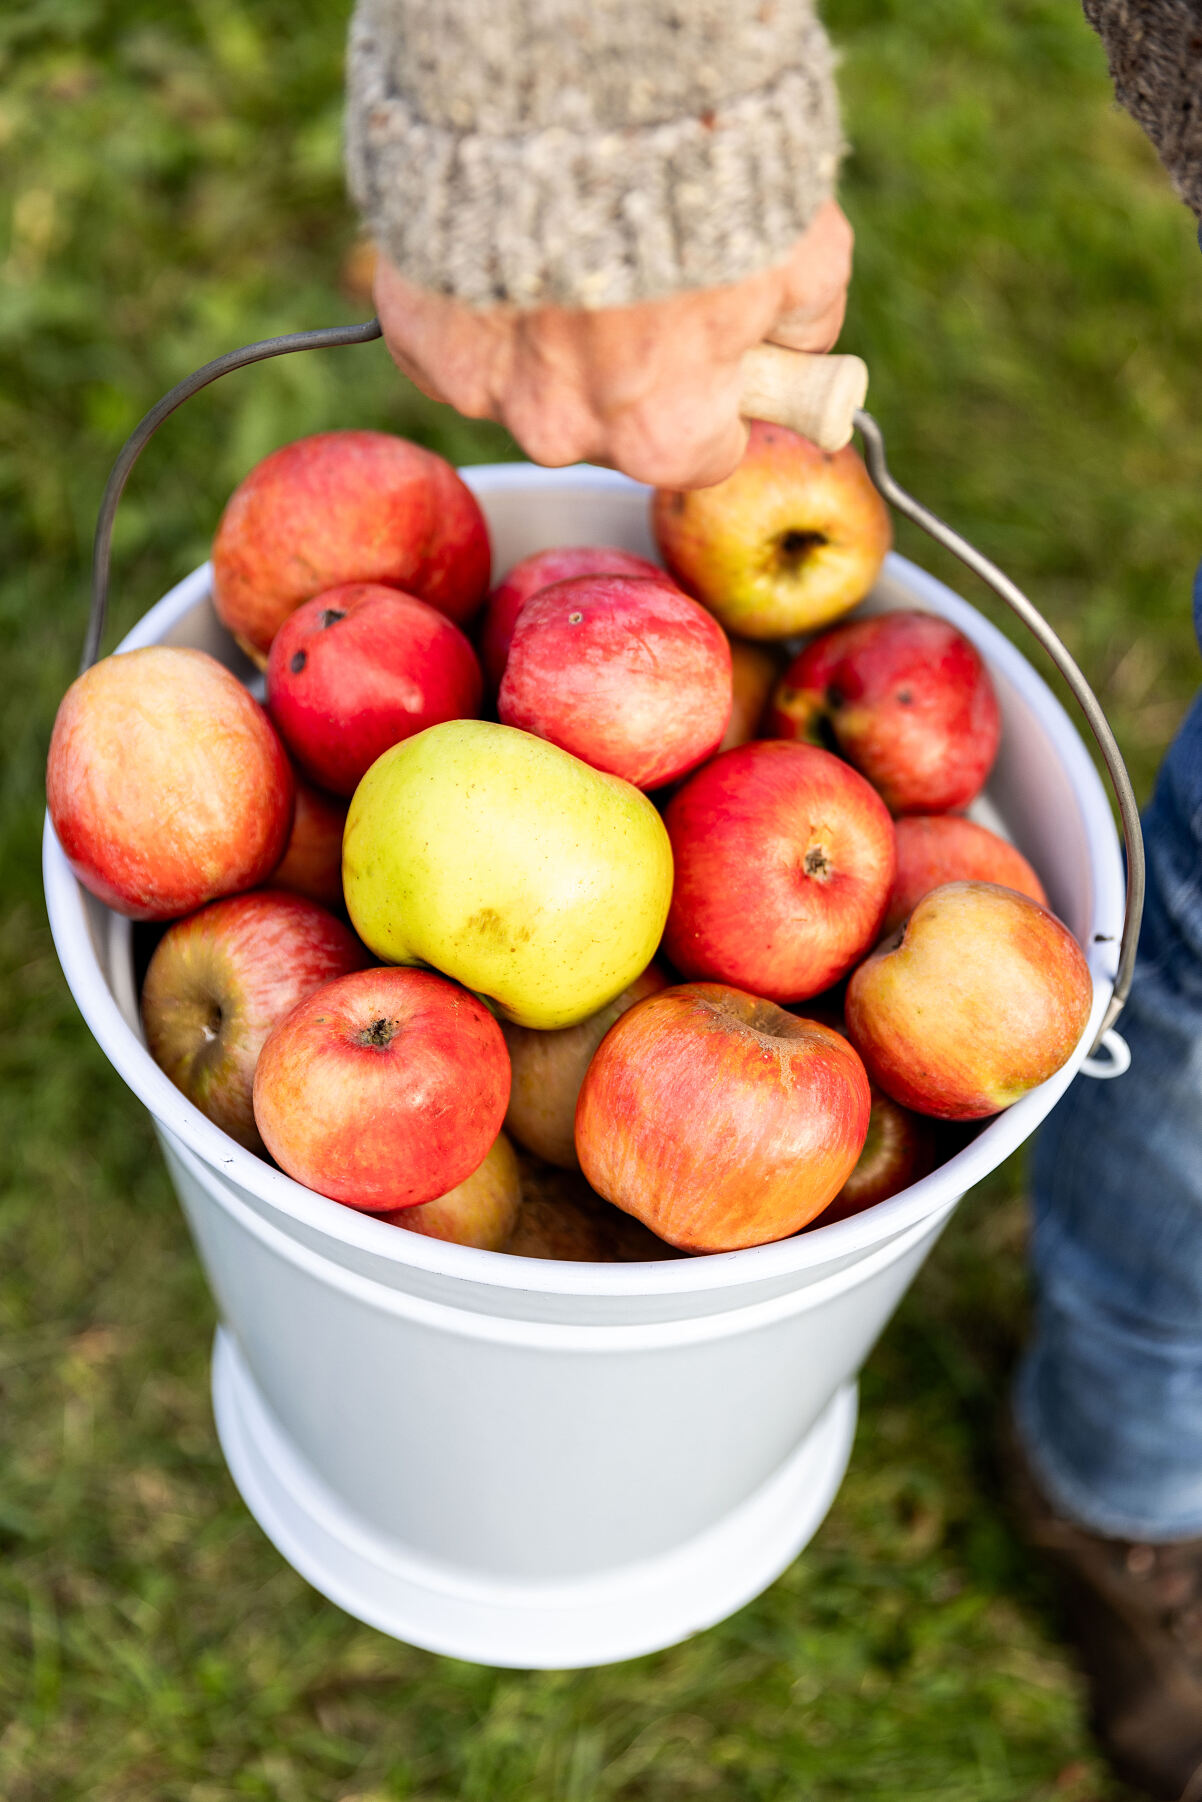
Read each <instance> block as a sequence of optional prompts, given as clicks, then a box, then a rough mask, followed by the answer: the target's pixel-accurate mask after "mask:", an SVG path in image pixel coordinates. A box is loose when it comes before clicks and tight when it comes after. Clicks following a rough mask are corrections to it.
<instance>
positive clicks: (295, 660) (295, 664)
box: [288, 651, 309, 676]
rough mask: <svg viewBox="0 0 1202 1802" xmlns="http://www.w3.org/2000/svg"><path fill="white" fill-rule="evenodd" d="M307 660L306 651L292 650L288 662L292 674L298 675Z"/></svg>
mask: <svg viewBox="0 0 1202 1802" xmlns="http://www.w3.org/2000/svg"><path fill="white" fill-rule="evenodd" d="M308 661H309V653H308V651H293V653H292V656H291V658H290V659H289V662H288V668H289V669H290V670H291V671H292V674H293V675H294V676H299V675H300V673H301V671H302V670H303V669H304V667H305V665H306V663H308Z"/></svg>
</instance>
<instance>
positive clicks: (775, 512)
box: [651, 420, 892, 638]
mask: <svg viewBox="0 0 1202 1802" xmlns="http://www.w3.org/2000/svg"><path fill="white" fill-rule="evenodd" d="M651 523H652V528H653V530H654V532H655V538H656V542H657V544H658V545H659V549H660V554H661V556H662V557H663V559H664V562H665V563H666V564H667V566H668V571H669V574H670V575H672V576H673V577H675V579H676V581H678V582H679V583H680V585H681V587H682V588H683V589H684V590H685V591H686V593H688V594H691V595H695V596H696V598H697V599H698V600H699V601H702V602H704V604H705V605H706V606H707V607H708V608H709V609H710V611H711V613H714V614H716V615H717V617H718V618H719V619H720V620H721V622H722V624H723V625H724V626H725V627H726V630H727V631H728V632H732V633H737V634H738V635H739V636H740V637H743V638H789V637H791V636H792V635H793V634H794V633H797V632H812V631H814V630H815V629H816V627H818V626H825V625H826V624H827V623H828V622H829V621H830V620H833V619H838V618H839V616H840V615H841V614H843V613H846V612H847V611H848V609H849V608H851V607H854V606H855V604H856V602H857V601H860V600H863V598H864V596H865V595H866V594H867V593H868V590H869V589H870V588H871V587H872V584H873V583H874V582H875V581H876V578H877V575H878V573H879V571H880V567H881V564H882V563H883V562H884V559H885V553H886V551H887V550H888V549H889V546H890V544H891V542H892V530H891V527H890V523H889V511H888V508H887V507H886V506H885V503H884V501H883V500H882V499H881V497H880V495H879V494H878V493H877V491H876V489H875V488H874V487H873V485H872V481H871V479H870V477H869V475H868V471H867V470H866V469H865V467H864V465H863V463H862V462H861V460H860V458H859V456H858V455H857V454H856V452H855V451H854V450H853V449H852V447H851V446H850V445H846V446H845V447H844V449H843V450H841V451H834V452H831V451H824V450H819V449H818V447H817V446H816V445H814V444H811V443H810V441H809V440H808V439H807V438H802V437H800V436H799V435H798V433H796V432H790V431H788V430H787V429H786V428H785V427H784V426H779V425H765V424H764V422H763V421H762V420H753V421H752V423H751V436H750V439H749V442H748V445H747V450H746V452H745V454H744V457H743V461H742V462H741V463H740V464H739V467H738V468H737V469H736V470H735V472H734V474H733V475H731V476H728V477H727V479H726V481H725V482H719V483H717V485H716V486H714V487H712V488H697V489H694V490H692V491H691V492H678V491H677V490H675V489H669V488H657V489H656V491H655V499H654V501H653V502H652V509H651Z"/></svg>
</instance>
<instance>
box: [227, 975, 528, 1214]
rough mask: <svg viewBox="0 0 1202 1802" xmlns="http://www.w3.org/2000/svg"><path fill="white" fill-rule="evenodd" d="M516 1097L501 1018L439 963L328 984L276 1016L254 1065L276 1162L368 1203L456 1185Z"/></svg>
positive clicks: (400, 1203) (380, 1206)
mask: <svg viewBox="0 0 1202 1802" xmlns="http://www.w3.org/2000/svg"><path fill="white" fill-rule="evenodd" d="M508 1103H509V1053H508V1052H507V1051H506V1049H505V1041H504V1039H503V1038H502V1037H501V1028H500V1027H499V1026H498V1025H497V1022H496V1021H495V1020H494V1019H493V1017H492V1015H491V1014H490V1013H489V1011H488V1009H487V1008H486V1007H485V1006H484V1003H483V1002H482V1001H478V1000H477V999H476V997H475V996H474V995H469V994H468V993H467V991H466V990H464V989H461V988H458V987H457V986H456V985H455V984H454V983H451V982H447V981H446V979H445V978H444V977H442V976H436V975H435V974H434V972H433V971H432V970H381V969H374V970H361V971H358V972H357V973H356V974H354V975H351V976H341V977H339V978H338V979H337V980H336V981H334V982H328V983H326V984H325V986H324V987H322V988H320V989H318V990H316V992H315V993H313V994H311V995H309V996H308V997H307V998H306V999H305V1000H303V1001H301V1002H299V1003H298V1004H297V1006H296V1007H294V1008H293V1009H292V1011H291V1012H290V1013H288V1014H286V1015H285V1016H284V1018H283V1019H282V1020H281V1021H279V1023H278V1024H277V1025H276V1026H275V1027H274V1029H273V1030H272V1032H271V1033H270V1034H269V1035H268V1038H267V1042H266V1044H265V1045H264V1046H263V1049H262V1051H261V1052H260V1054H259V1062H258V1067H257V1068H256V1070H255V1082H254V1109H255V1123H256V1125H257V1126H258V1128H259V1132H260V1133H261V1134H262V1137H263V1143H264V1144H265V1145H266V1147H267V1149H268V1151H269V1152H270V1153H271V1155H272V1157H273V1158H274V1159H275V1160H276V1162H277V1164H279V1165H280V1167H281V1168H282V1169H284V1170H286V1171H287V1172H288V1175H289V1176H292V1177H295V1178H296V1180H297V1182H301V1183H306V1184H307V1185H308V1186H309V1188H310V1189H316V1190H317V1192H318V1194H319V1195H328V1196H329V1197H330V1198H331V1200H333V1201H342V1202H345V1203H347V1205H348V1206H350V1207H353V1208H360V1209H362V1210H363V1211H364V1212H365V1213H369V1214H388V1213H392V1212H394V1211H395V1210H396V1209H397V1208H409V1207H417V1206H418V1205H420V1204H421V1203H422V1202H427V1201H433V1200H435V1198H436V1197H438V1196H440V1195H446V1194H447V1193H448V1191H449V1190H451V1189H454V1188H456V1187H457V1186H458V1184H460V1183H461V1182H462V1181H463V1180H464V1178H465V1177H468V1176H470V1175H471V1174H472V1172H473V1170H476V1169H478V1168H479V1166H480V1165H481V1164H482V1163H483V1162H484V1159H485V1157H486V1156H487V1154H488V1151H489V1149H490V1147H491V1146H492V1145H493V1143H494V1141H495V1140H496V1137H497V1134H498V1133H499V1132H500V1130H501V1122H502V1121H503V1119H504V1118H505V1109H506V1107H507V1105H508Z"/></svg>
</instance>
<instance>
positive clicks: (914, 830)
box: [881, 813, 1047, 932]
mask: <svg viewBox="0 0 1202 1802" xmlns="http://www.w3.org/2000/svg"><path fill="white" fill-rule="evenodd" d="M961 881H979V882H996V883H998V884H999V885H1000V886H1001V887H1002V888H1013V889H1017V890H1018V892H1019V894H1020V895H1030V897H1031V899H1032V900H1033V901H1039V902H1042V903H1043V904H1044V905H1045V906H1046V904H1047V896H1046V894H1045V893H1044V888H1043V884H1042V882H1041V881H1040V880H1039V877H1038V876H1037V875H1036V874H1035V871H1034V870H1033V869H1032V868H1031V865H1030V864H1029V863H1028V862H1027V860H1026V858H1025V857H1024V856H1023V854H1022V852H1021V851H1019V850H1016V849H1015V847H1014V846H1013V845H1011V844H1008V843H1007V841H1006V840H1005V839H1004V838H999V837H998V835H997V833H996V832H990V830H989V828H988V827H987V826H978V825H977V823H976V821H975V820H966V819H964V817H963V816H962V815H961V814H958V813H933V814H921V813H914V814H907V815H905V816H904V817H903V818H902V819H900V820H898V821H897V875H896V876H895V877H894V878H893V891H892V893H891V894H890V896H889V905H888V907H887V909H886V910H885V921H884V925H883V926H882V928H881V930H882V932H892V931H893V929H894V927H895V926H900V925H901V923H902V921H903V920H904V919H906V918H907V917H908V916H909V915H910V914H911V913H913V911H914V909H915V907H916V906H917V905H918V903H919V902H920V901H921V900H922V897H923V896H924V895H929V894H930V892H931V890H932V889H933V888H941V887H942V886H943V884H944V883H945V882H961Z"/></svg>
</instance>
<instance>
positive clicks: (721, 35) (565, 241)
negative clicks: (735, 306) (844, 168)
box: [347, 0, 841, 307]
mask: <svg viewBox="0 0 1202 1802" xmlns="http://www.w3.org/2000/svg"><path fill="white" fill-rule="evenodd" d="M840 149H841V138H840V128H839V114H838V102H837V98H836V94H835V85H834V80H833V74H832V57H831V52H830V47H829V45H828V42H827V39H826V36H825V33H824V32H823V30H822V27H821V25H820V24H819V23H818V21H817V18H816V17H815V13H814V8H813V5H812V4H811V0H359V4H358V6H357V9H356V12H355V16H354V20H353V23H352V27H351V38H350V50H349V69H348V102H347V162H348V169H349V175H350V181H351V189H352V192H353V194H354V196H355V199H356V200H357V202H358V204H359V206H360V208H361V209H362V211H363V212H364V214H365V216H366V219H367V222H368V225H369V227H370V229H371V231H372V233H373V235H374V236H375V237H376V239H377V241H378V242H379V243H380V244H381V245H382V246H383V247H384V248H385V250H386V251H387V252H388V254H389V255H390V256H391V257H392V259H393V260H394V261H395V262H396V263H397V264H398V265H399V266H400V268H401V269H403V270H404V272H405V273H406V275H408V277H409V278H410V280H412V281H416V282H419V283H421V284H422V285H423V286H424V287H428V288H432V289H435V290H437V291H439V292H441V293H447V294H454V295H456V296H458V297H459V298H460V299H462V300H465V301H468V302H470V303H472V304H474V305H492V304H494V303H496V302H499V301H505V302H512V303H514V304H516V305H518V306H521V307H532V306H539V305H544V304H549V303H558V304H563V305H577V306H589V307H602V306H620V305H625V304H627V303H629V302H632V301H637V300H650V299H655V298H658V297H660V296H663V295H667V294H673V293H678V292H680V291H681V290H684V289H688V288H700V287H708V286H711V285H714V284H716V283H722V282H732V281H737V280H739V279H740V278H741V277H742V276H744V275H747V274H750V273H751V272H752V271H754V270H756V269H761V268H765V267H767V266H768V265H770V264H771V263H774V262H777V261H779V260H780V259H781V258H782V257H783V256H784V255H785V254H786V252H787V251H788V249H789V246H790V245H791V244H792V243H793V241H794V240H795V239H796V238H797V237H798V236H799V235H800V233H801V232H802V231H804V229H805V227H806V225H807V224H808V223H809V220H810V218H811V217H812V215H813V213H814V212H815V210H816V209H817V207H818V206H819V205H820V204H821V202H822V201H823V200H825V199H826V198H827V196H828V195H829V194H830V193H831V191H832V187H833V184H834V179H835V174H836V168H837V163H838V158H839V153H840Z"/></svg>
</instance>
